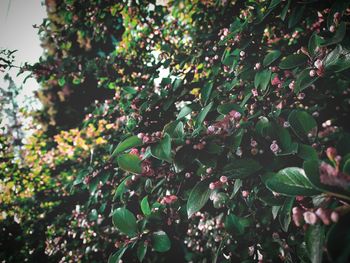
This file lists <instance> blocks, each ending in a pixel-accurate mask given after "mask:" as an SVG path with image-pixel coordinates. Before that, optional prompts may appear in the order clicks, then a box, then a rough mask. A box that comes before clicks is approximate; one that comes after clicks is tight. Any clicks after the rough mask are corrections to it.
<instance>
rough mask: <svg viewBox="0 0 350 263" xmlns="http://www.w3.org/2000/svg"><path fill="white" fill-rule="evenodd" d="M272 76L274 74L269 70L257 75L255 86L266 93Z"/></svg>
mask: <svg viewBox="0 0 350 263" xmlns="http://www.w3.org/2000/svg"><path fill="white" fill-rule="evenodd" d="M271 74H272V72H271V71H270V70H268V69H265V70H262V71H259V72H258V73H256V74H255V78H254V86H255V87H256V88H259V87H260V90H261V91H265V90H266V88H267V85H269V83H270V80H271Z"/></svg>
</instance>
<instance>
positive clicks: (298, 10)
mask: <svg viewBox="0 0 350 263" xmlns="http://www.w3.org/2000/svg"><path fill="white" fill-rule="evenodd" d="M304 11H305V5H302V6H295V7H294V8H293V10H292V12H291V14H290V16H289V19H288V28H292V27H294V26H295V25H297V24H298V23H299V21H300V20H301V19H302V18H303V14H304Z"/></svg>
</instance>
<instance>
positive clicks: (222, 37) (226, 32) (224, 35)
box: [219, 28, 229, 40]
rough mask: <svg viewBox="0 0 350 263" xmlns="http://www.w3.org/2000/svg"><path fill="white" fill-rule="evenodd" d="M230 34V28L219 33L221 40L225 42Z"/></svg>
mask: <svg viewBox="0 0 350 263" xmlns="http://www.w3.org/2000/svg"><path fill="white" fill-rule="evenodd" d="M228 33H229V31H228V28H223V29H221V30H220V32H219V36H220V40H224V39H225V37H227V36H228Z"/></svg>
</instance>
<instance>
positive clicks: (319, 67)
mask: <svg viewBox="0 0 350 263" xmlns="http://www.w3.org/2000/svg"><path fill="white" fill-rule="evenodd" d="M314 66H315V69H311V70H310V72H309V75H310V77H312V78H313V77H315V76H316V75H317V76H319V77H322V76H323V74H324V65H323V62H322V60H320V59H317V60H316V61H315V63H314Z"/></svg>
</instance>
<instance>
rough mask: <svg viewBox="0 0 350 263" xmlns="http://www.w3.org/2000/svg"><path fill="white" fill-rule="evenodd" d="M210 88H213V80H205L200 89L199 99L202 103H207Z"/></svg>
mask: <svg viewBox="0 0 350 263" xmlns="http://www.w3.org/2000/svg"><path fill="white" fill-rule="evenodd" d="M212 89H213V82H206V83H205V85H204V87H203V88H202V89H201V100H202V102H203V103H204V104H207V102H208V100H209V97H210V94H211V91H212Z"/></svg>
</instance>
